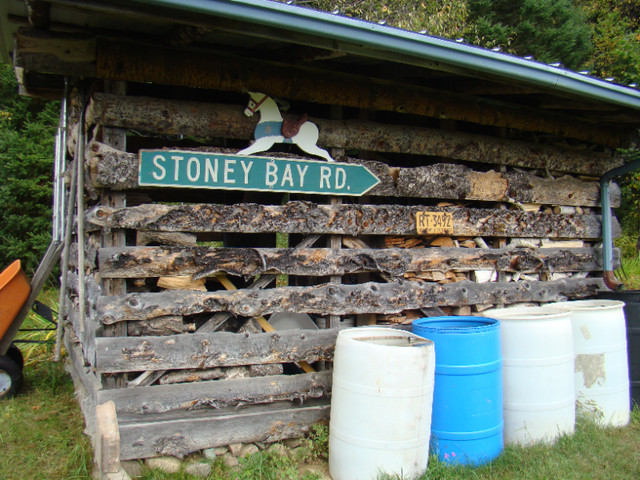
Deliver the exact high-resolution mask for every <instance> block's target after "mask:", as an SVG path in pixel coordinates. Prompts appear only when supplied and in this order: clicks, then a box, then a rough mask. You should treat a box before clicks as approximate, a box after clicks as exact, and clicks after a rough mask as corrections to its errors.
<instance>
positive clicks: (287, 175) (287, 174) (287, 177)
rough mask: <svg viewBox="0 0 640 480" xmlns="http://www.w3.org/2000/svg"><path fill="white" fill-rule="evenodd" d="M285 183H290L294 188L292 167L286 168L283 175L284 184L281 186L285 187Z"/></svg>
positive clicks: (281, 183) (286, 166) (287, 166)
mask: <svg viewBox="0 0 640 480" xmlns="http://www.w3.org/2000/svg"><path fill="white" fill-rule="evenodd" d="M285 183H289V186H290V187H293V175H292V174H291V165H285V166H284V173H283V174H282V182H280V186H281V187H284V185H285Z"/></svg>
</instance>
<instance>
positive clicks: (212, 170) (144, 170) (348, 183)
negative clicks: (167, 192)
mask: <svg viewBox="0 0 640 480" xmlns="http://www.w3.org/2000/svg"><path fill="white" fill-rule="evenodd" d="M138 183H139V184H140V185H141V186H156V187H174V188H211V189H222V190H251V191H259V192H291V193H310V194H320V195H348V196H360V195H364V194H365V193H367V192H368V191H369V190H371V189H372V188H373V187H375V186H376V185H377V184H378V183H380V179H379V178H378V177H376V176H375V175H374V174H373V173H371V171H370V170H369V169H368V168H366V167H365V166H363V165H357V164H351V163H341V162H325V161H318V160H290V159H284V158H270V157H254V156H248V155H229V154H224V153H206V152H204V153H203V152H189V151H181V150H141V151H140V164H139V171H138Z"/></svg>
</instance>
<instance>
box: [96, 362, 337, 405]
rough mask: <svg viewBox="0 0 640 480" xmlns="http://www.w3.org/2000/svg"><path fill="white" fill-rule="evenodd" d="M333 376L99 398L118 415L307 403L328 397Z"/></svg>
mask: <svg viewBox="0 0 640 480" xmlns="http://www.w3.org/2000/svg"><path fill="white" fill-rule="evenodd" d="M332 374H333V372H332V371H330V370H327V371H324V372H316V373H302V374H298V375H277V376H267V377H250V378H240V379H231V380H213V381H207V382H192V383H186V384H185V383H177V384H171V385H154V386H149V387H137V388H118V389H112V390H99V391H98V392H97V395H98V404H102V403H105V402H108V401H109V400H113V402H114V403H115V405H116V411H117V412H118V414H122V413H130V414H133V413H145V414H151V413H165V412H170V411H174V410H197V409H208V408H215V409H219V408H225V407H230V406H237V405H248V404H261V403H272V402H277V401H283V400H289V401H299V402H305V401H307V400H309V399H312V398H327V397H328V395H329V392H330V391H331V377H332Z"/></svg>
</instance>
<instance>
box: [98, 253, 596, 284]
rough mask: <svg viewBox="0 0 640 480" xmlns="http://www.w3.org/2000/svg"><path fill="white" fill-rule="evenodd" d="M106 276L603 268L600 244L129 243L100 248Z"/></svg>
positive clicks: (563, 270) (101, 268)
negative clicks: (357, 245) (307, 245)
mask: <svg viewBox="0 0 640 480" xmlns="http://www.w3.org/2000/svg"><path fill="white" fill-rule="evenodd" d="M99 263H100V275H101V276H102V277H103V278H145V277H161V276H173V275H175V276H183V275H191V276H194V277H196V278H199V277H205V276H212V275H215V273H216V272H225V273H228V274H231V275H238V276H245V277H248V276H254V275H258V274H259V275H263V274H265V273H284V274H286V275H308V276H329V275H346V274H349V273H362V272H381V273H385V274H389V275H393V276H398V275H402V274H404V273H406V272H425V271H433V270H437V271H442V272H444V271H448V270H459V271H470V270H501V271H507V272H524V273H533V272H539V271H544V270H550V271H554V272H575V271H596V270H598V271H601V270H602V266H601V253H600V250H599V249H596V248H576V249H570V248H567V249H561V248H558V249H544V250H536V249H528V248H500V249H489V250H485V249H481V248H455V247H454V248H447V247H444V248H419V249H407V248H387V249H370V248H357V249H349V250H346V249H345V250H334V249H330V248H307V249H288V248H215V247H195V248H194V247H191V248H188V247H187V248H181V247H123V248H104V249H101V250H100V252H99Z"/></svg>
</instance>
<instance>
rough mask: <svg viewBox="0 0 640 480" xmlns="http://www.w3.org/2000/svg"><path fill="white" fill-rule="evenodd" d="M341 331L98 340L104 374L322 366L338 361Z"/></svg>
mask: <svg viewBox="0 0 640 480" xmlns="http://www.w3.org/2000/svg"><path fill="white" fill-rule="evenodd" d="M337 335H338V331H337V329H329V330H318V331H315V330H285V331H282V332H273V333H254V334H242V333H230V332H214V333H192V334H182V335H172V336H171V337H155V336H147V337H101V338H97V339H96V368H97V369H98V371H99V372H101V373H116V372H135V371H142V370H168V369H177V370H180V369H185V368H199V369H206V368H215V367H230V366H236V365H259V364H265V363H294V362H299V361H302V360H306V361H308V362H316V361H318V360H327V359H331V358H332V357H333V349H334V347H335V341H336V337H337Z"/></svg>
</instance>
